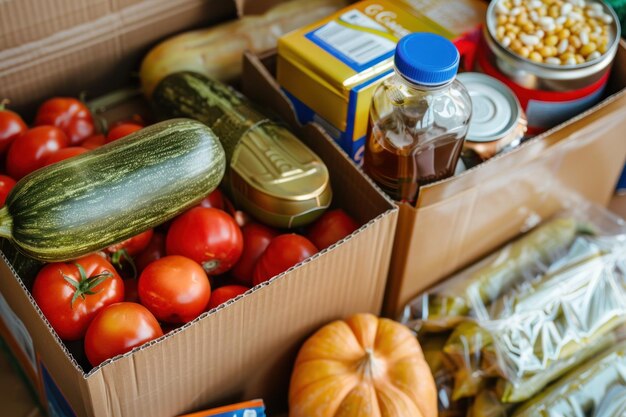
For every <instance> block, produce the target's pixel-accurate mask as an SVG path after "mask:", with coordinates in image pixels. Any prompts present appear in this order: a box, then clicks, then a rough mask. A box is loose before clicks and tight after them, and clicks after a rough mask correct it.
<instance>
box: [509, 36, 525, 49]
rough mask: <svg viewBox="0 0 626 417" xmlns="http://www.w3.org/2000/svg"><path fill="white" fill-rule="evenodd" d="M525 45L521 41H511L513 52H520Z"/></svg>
mask: <svg viewBox="0 0 626 417" xmlns="http://www.w3.org/2000/svg"><path fill="white" fill-rule="evenodd" d="M523 46H524V44H522V42H521V41H520V40H519V39H514V40H512V41H511V50H513V51H515V52H518V51H520V50H521V49H522V47H523Z"/></svg>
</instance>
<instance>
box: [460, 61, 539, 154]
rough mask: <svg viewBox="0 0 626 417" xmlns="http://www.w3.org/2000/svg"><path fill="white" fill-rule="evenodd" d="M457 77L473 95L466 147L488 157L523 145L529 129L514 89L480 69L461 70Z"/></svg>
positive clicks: (471, 95)
mask: <svg viewBox="0 0 626 417" xmlns="http://www.w3.org/2000/svg"><path fill="white" fill-rule="evenodd" d="M457 79H458V80H459V81H461V82H462V83H463V85H465V87H466V88H467V91H468V92H469V94H470V97H471V98H472V118H471V119H470V126H469V131H468V133H467V136H466V137H465V145H464V147H465V149H468V150H471V151H473V152H474V153H476V154H477V155H478V156H479V157H480V159H481V160H483V161H484V160H486V159H489V158H491V157H493V156H494V155H495V154H497V153H498V152H500V151H502V150H503V149H505V148H509V147H514V146H517V145H519V144H520V143H521V140H522V138H523V137H524V134H525V133H526V128H527V123H526V115H525V114H524V111H523V110H522V107H521V105H520V103H519V101H518V100H517V98H516V97H515V94H513V92H512V91H511V89H510V88H508V87H507V86H506V85H504V84H503V83H501V82H500V81H498V80H497V79H495V78H493V77H490V76H488V75H485V74H480V73H477V72H465V73H462V74H459V75H458V77H457Z"/></svg>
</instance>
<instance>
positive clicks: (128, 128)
mask: <svg viewBox="0 0 626 417" xmlns="http://www.w3.org/2000/svg"><path fill="white" fill-rule="evenodd" d="M141 129H143V126H142V125H138V124H137V123H122V124H120V125H117V126H115V127H114V128H113V129H111V130H109V133H107V138H106V142H107V143H110V142H113V141H116V140H118V139H121V138H123V137H124V136H128V135H130V134H131V133H134V132H136V131H138V130H141Z"/></svg>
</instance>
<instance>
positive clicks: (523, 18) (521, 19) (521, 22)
mask: <svg viewBox="0 0 626 417" xmlns="http://www.w3.org/2000/svg"><path fill="white" fill-rule="evenodd" d="M528 22H529V20H528V15H527V14H526V13H522V14H520V15H518V16H517V19H516V20H515V24H517V25H518V26H523V25H525V24H526V23H528Z"/></svg>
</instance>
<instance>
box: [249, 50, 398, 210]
mask: <svg viewBox="0 0 626 417" xmlns="http://www.w3.org/2000/svg"><path fill="white" fill-rule="evenodd" d="M275 57H276V52H275V51H269V52H267V53H266V54H263V55H261V56H257V55H255V54H251V53H246V54H245V55H244V66H243V72H244V76H243V79H242V85H241V87H242V90H243V92H244V94H245V95H246V96H248V97H249V98H250V99H251V100H252V101H254V102H256V103H258V104H261V105H264V109H272V110H274V111H275V112H276V113H277V114H278V115H279V116H280V118H281V119H282V120H285V121H286V122H288V123H289V125H290V126H292V127H295V128H296V129H295V133H296V134H297V135H298V137H299V138H300V139H302V140H303V142H305V143H306V145H307V146H309V147H310V148H311V149H312V150H313V151H314V152H316V153H318V154H321V153H324V154H328V155H331V157H330V158H327V159H325V160H324V163H325V164H326V166H327V167H328V170H329V171H330V177H331V179H332V178H337V176H338V175H341V176H342V177H344V180H347V181H349V182H350V183H351V184H352V187H351V189H350V191H349V193H337V192H334V193H333V199H334V201H335V203H338V205H339V206H340V207H348V208H350V207H353V206H354V204H355V202H357V201H358V202H359V203H358V204H359V208H358V209H357V208H356V207H354V209H353V210H352V211H351V214H352V213H356V214H358V213H359V212H362V213H363V214H366V216H370V217H369V218H372V217H371V216H372V215H375V214H376V213H380V209H381V208H382V207H394V203H393V201H392V200H391V199H390V198H389V197H387V196H386V195H385V194H384V193H383V192H382V191H380V190H379V188H378V187H377V186H376V185H375V184H374V183H373V182H372V180H371V179H369V177H367V176H365V175H363V174H362V171H361V169H360V168H359V167H357V166H356V164H355V163H354V162H353V161H352V160H351V159H350V158H349V157H348V156H347V155H346V154H345V153H344V152H343V151H342V150H341V148H340V147H339V146H338V145H337V144H336V143H335V142H334V141H333V140H332V139H330V137H328V136H327V134H326V133H325V132H324V131H323V129H322V128H321V127H320V126H318V125H313V124H307V125H305V126H302V125H300V123H299V122H298V120H297V119H296V117H295V112H294V110H293V107H292V105H291V101H289V100H288V99H287V98H286V96H285V95H284V94H283V93H282V91H280V88H279V87H278V84H277V82H276V80H275V78H274V77H273V76H272V70H273V69H274V68H275V64H276V61H275ZM268 67H269V69H268ZM277 91H280V94H277V93H276V92H277ZM298 131H300V132H302V133H299V132H298ZM314 131H315V132H316V133H314V134H313V132H314ZM305 132H310V133H305ZM320 135H322V136H325V137H327V138H328V140H326V141H320V140H318V141H313V142H311V141H308V140H307V138H308V137H316V136H320ZM320 148H323V149H320ZM331 148H334V149H333V151H332V152H330V149H331ZM374 190H378V192H375V191H374ZM359 220H360V221H361V222H362V221H363V219H359Z"/></svg>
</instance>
